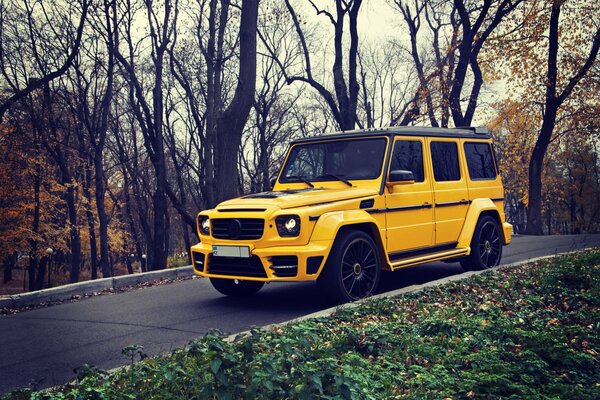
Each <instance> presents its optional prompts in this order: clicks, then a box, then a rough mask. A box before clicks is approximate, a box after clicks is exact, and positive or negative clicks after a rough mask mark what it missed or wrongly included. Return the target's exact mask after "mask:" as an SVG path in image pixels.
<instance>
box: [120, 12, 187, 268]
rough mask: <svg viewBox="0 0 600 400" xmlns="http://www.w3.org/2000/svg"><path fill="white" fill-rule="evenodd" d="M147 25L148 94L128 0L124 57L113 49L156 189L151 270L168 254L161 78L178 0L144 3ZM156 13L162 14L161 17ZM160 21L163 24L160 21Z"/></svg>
mask: <svg viewBox="0 0 600 400" xmlns="http://www.w3.org/2000/svg"><path fill="white" fill-rule="evenodd" d="M144 8H145V10H144V11H145V14H146V21H147V24H148V25H147V26H148V29H149V31H150V35H149V40H150V45H151V57H150V61H151V65H152V81H153V83H152V85H151V90H150V93H151V94H149V93H148V92H147V91H146V90H145V87H144V86H143V82H144V80H142V79H141V75H140V74H141V71H142V70H143V68H142V66H140V65H138V64H137V63H136V61H137V60H136V57H139V55H138V54H136V49H135V45H134V38H133V36H132V23H133V18H134V16H133V11H132V5H131V3H130V0H127V2H126V10H125V12H124V15H123V18H124V20H125V32H124V40H125V42H126V44H127V47H128V54H127V57H125V56H124V55H123V54H122V53H121V51H120V49H119V47H116V48H115V56H116V58H117V60H118V61H119V63H120V64H121V65H122V66H123V68H124V70H125V71H126V74H127V79H128V81H129V84H130V92H131V96H130V99H131V106H132V108H133V112H134V115H135V116H136V119H137V122H138V124H139V126H140V129H141V131H142V134H143V137H144V145H145V147H146V150H147V152H148V155H149V157H150V159H151V161H152V167H153V169H154V179H155V188H154V193H153V198H152V204H153V214H154V221H153V229H152V237H151V238H150V239H151V240H150V241H149V245H150V247H151V250H152V251H151V252H150V254H148V264H149V267H150V268H152V269H161V268H165V267H166V265H167V255H168V244H169V240H168V239H169V234H168V220H167V209H168V199H167V186H168V182H167V165H166V160H165V151H164V137H163V129H164V121H163V118H164V101H163V78H164V67H165V55H166V52H167V48H168V46H169V42H170V41H171V40H172V38H173V36H174V31H175V28H176V21H177V14H178V11H179V10H178V0H174V1H171V0H165V1H164V3H163V6H162V7H161V9H160V10H157V7H154V4H153V1H152V0H144ZM159 12H160V13H162V18H160V15H159ZM161 21H162V22H161Z"/></svg>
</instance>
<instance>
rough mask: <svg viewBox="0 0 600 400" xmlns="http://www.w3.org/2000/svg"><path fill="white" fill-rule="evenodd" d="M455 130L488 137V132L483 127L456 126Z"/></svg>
mask: <svg viewBox="0 0 600 400" xmlns="http://www.w3.org/2000/svg"><path fill="white" fill-rule="evenodd" d="M456 129H468V130H470V131H472V132H473V133H474V134H476V135H489V134H490V131H489V129H488V128H486V127H484V126H457V127H456Z"/></svg>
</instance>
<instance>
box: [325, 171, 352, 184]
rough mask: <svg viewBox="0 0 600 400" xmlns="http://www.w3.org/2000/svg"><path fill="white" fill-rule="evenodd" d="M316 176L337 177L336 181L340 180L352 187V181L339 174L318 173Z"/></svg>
mask: <svg viewBox="0 0 600 400" xmlns="http://www.w3.org/2000/svg"><path fill="white" fill-rule="evenodd" d="M317 178H334V179H337V180H338V181H342V182H344V183H345V184H346V185H348V186H350V187H352V182H350V181H349V180H348V179H344V178H342V177H341V176H339V175H334V174H323V175H319V176H318V177H317Z"/></svg>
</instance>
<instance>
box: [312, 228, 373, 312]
mask: <svg viewBox="0 0 600 400" xmlns="http://www.w3.org/2000/svg"><path fill="white" fill-rule="evenodd" d="M380 271H381V258H380V256H379V250H378V248H377V245H376V244H375V242H374V241H373V239H372V238H371V237H370V236H369V235H367V234H366V233H364V232H362V231H345V232H342V233H341V234H340V236H338V238H337V239H336V241H335V243H334V245H333V248H332V249H331V254H330V256H329V258H328V260H327V264H326V265H325V270H324V271H323V273H322V274H321V276H319V280H318V281H317V283H318V285H319V287H320V288H321V289H322V290H323V291H324V292H325V294H326V295H327V296H329V297H330V298H332V299H333V300H334V301H335V302H337V303H346V302H349V301H354V300H358V299H362V298H364V297H368V296H371V295H372V294H374V293H375V290H376V289H377V286H378V284H379V276H380Z"/></svg>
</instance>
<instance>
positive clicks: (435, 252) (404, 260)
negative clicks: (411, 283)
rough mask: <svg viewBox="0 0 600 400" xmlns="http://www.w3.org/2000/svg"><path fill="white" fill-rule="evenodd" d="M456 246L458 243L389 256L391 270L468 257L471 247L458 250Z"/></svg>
mask: <svg viewBox="0 0 600 400" xmlns="http://www.w3.org/2000/svg"><path fill="white" fill-rule="evenodd" d="M456 245H457V242H453V243H447V244H442V245H437V246H432V247H427V248H423V249H416V250H409V251H405V252H401V253H392V254H388V257H389V258H390V261H391V269H392V271H394V270H396V269H399V268H404V267H410V266H412V265H418V264H424V263H428V262H432V261H440V260H445V259H449V258H454V257H460V256H466V255H468V253H469V252H470V250H471V249H470V248H469V247H465V248H456Z"/></svg>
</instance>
